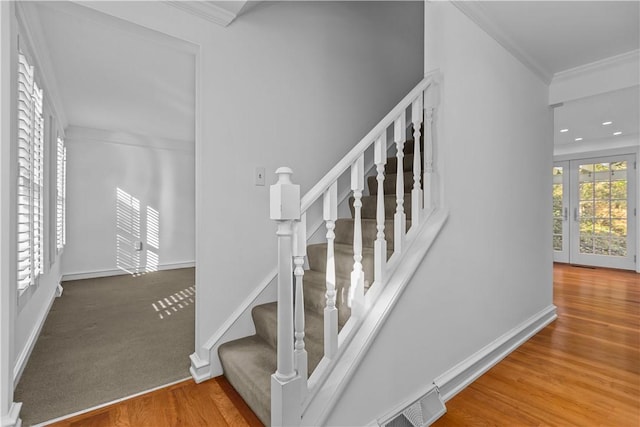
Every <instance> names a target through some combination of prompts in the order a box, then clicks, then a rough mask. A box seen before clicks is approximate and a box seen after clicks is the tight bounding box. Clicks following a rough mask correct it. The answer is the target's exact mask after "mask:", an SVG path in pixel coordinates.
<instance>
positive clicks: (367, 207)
mask: <svg viewBox="0 0 640 427" xmlns="http://www.w3.org/2000/svg"><path fill="white" fill-rule="evenodd" d="M353 200H354V199H353V197H350V198H349V207H350V208H351V216H352V217H353V216H354V208H353ZM377 203H378V201H377V196H363V197H362V213H361V215H362V218H367V219H375V218H376V215H377V209H378V207H377ZM403 207H404V213H405V215H406V217H407V219H411V194H410V193H408V194H405V195H404V203H403ZM395 213H396V196H395V195H393V196H384V217H385V218H389V219H391V218H393V217H394V215H395Z"/></svg>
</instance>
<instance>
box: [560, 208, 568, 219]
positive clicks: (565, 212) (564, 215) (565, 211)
mask: <svg viewBox="0 0 640 427" xmlns="http://www.w3.org/2000/svg"><path fill="white" fill-rule="evenodd" d="M562 218H563V219H564V220H565V221H566V220H568V219H569V208H567V207H565V208H564V213H563V214H562Z"/></svg>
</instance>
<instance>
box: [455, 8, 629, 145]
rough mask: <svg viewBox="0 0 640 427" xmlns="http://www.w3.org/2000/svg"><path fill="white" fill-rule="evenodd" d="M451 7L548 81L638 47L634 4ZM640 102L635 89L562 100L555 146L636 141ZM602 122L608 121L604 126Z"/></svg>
mask: <svg viewBox="0 0 640 427" xmlns="http://www.w3.org/2000/svg"><path fill="white" fill-rule="evenodd" d="M456 5H457V6H458V7H459V8H460V9H461V10H462V11H463V12H464V13H466V14H467V15H468V16H469V17H471V18H472V19H473V20H474V21H475V22H476V23H478V25H480V26H481V27H482V28H483V29H484V30H485V31H487V32H488V33H489V34H490V35H491V36H493V37H494V38H495V39H496V40H497V41H498V42H499V43H501V44H502V45H503V46H505V47H506V48H507V49H508V50H509V51H510V52H511V53H513V54H514V55H515V56H516V57H517V58H518V59H520V60H521V61H522V62H523V63H524V64H525V65H527V66H528V67H529V68H530V69H532V70H533V71H534V72H535V73H536V74H537V75H538V76H539V77H541V78H542V79H543V80H544V81H547V82H550V81H551V80H552V79H553V76H554V74H556V73H560V72H563V71H566V70H570V69H574V68H576V67H580V66H583V65H585V64H590V63H593V62H596V61H601V60H603V59H606V58H610V57H613V56H616V55H620V54H624V53H627V52H631V51H634V50H638V48H640V2H638V1H476V2H457V3H456ZM639 99H640V92H639V87H638V86H635V87H631V88H626V89H622V90H617V91H614V92H610V93H604V94H601V95H596V96H589V97H585V98H582V99H578V100H575V101H570V102H565V103H564V104H563V105H561V106H559V107H557V108H555V109H554V142H555V144H557V145H563V146H568V145H569V144H577V143H581V144H586V143H590V144H592V145H593V144H594V143H596V144H599V145H601V146H603V147H604V146H606V144H609V143H612V144H613V143H616V142H617V141H619V140H620V139H622V138H629V137H634V138H635V139H636V140H637V138H638V133H639V127H640V123H639V120H640V112H639V109H638V104H639ZM607 121H612V122H613V123H612V124H611V125H604V126H603V125H602V123H603V122H607ZM560 129H568V131H566V132H560ZM613 132H621V134H620V135H613ZM576 138H582V140H581V141H576Z"/></svg>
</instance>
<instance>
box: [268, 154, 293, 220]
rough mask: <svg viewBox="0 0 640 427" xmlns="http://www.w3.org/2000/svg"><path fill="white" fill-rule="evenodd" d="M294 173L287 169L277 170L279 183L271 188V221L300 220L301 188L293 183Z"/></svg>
mask: <svg viewBox="0 0 640 427" xmlns="http://www.w3.org/2000/svg"><path fill="white" fill-rule="evenodd" d="M292 174H293V171H292V170H291V169H290V168H287V167H281V168H278V169H277V170H276V175H278V181H277V182H276V183H275V184H273V185H272V186H271V188H270V213H271V219H273V220H276V221H286V220H294V219H296V220H299V219H300V186H299V185H297V184H294V183H292V182H291V175H292Z"/></svg>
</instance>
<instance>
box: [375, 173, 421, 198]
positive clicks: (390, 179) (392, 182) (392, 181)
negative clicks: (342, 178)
mask: <svg viewBox="0 0 640 427" xmlns="http://www.w3.org/2000/svg"><path fill="white" fill-rule="evenodd" d="M402 175H403V177H404V192H405V193H409V192H411V189H412V188H413V172H405V173H403V174H402ZM397 176H398V175H397V174H395V173H391V174H389V175H387V176H385V177H384V185H383V189H384V194H396V177H397ZM420 185H422V177H420ZM367 186H368V187H369V194H370V195H372V196H377V195H378V180H377V179H376V176H375V175H374V176H369V177H367Z"/></svg>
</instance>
